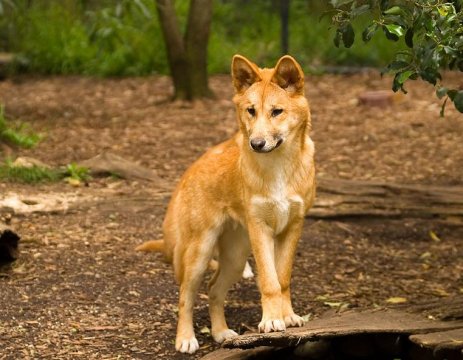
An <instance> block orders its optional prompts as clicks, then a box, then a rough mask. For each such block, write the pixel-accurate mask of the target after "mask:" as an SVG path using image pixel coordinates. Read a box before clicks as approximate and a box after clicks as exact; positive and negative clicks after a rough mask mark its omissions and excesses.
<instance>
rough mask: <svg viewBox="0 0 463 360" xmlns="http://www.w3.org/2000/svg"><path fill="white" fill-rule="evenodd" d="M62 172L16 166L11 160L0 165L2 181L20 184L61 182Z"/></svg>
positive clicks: (0, 178)
mask: <svg viewBox="0 0 463 360" xmlns="http://www.w3.org/2000/svg"><path fill="white" fill-rule="evenodd" d="M62 178H63V177H62V172H60V171H58V170H56V169H48V168H45V167H41V166H32V167H24V166H14V165H13V162H12V161H11V160H8V159H7V160H6V161H5V163H3V164H0V180H2V181H7V182H20V183H28V184H31V183H41V182H53V181H59V180H61V179H62Z"/></svg>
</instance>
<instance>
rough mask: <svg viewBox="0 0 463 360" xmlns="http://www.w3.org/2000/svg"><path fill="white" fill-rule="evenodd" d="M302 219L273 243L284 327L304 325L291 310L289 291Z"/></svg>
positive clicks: (291, 225) (291, 224)
mask: <svg viewBox="0 0 463 360" xmlns="http://www.w3.org/2000/svg"><path fill="white" fill-rule="evenodd" d="M303 221H304V219H303V218H300V219H299V218H297V219H295V220H294V221H293V222H292V223H290V224H289V225H288V227H287V228H286V230H285V231H284V232H283V233H282V234H279V235H278V236H277V239H276V243H275V264H276V270H277V274H278V281H279V283H280V286H281V295H282V315H283V319H284V321H285V325H286V327H290V326H303V325H304V320H303V319H302V318H301V317H300V316H298V315H296V314H295V313H294V311H293V307H292V304H291V292H290V283H291V271H292V268H293V260H294V256H295V253H296V247H297V243H298V241H299V238H300V237H301V233H302V225H303Z"/></svg>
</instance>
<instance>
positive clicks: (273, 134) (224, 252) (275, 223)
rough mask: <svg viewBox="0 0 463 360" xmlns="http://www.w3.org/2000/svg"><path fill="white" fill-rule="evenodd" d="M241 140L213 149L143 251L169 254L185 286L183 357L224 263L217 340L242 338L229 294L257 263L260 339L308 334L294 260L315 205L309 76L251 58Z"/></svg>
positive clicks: (240, 109)
mask: <svg viewBox="0 0 463 360" xmlns="http://www.w3.org/2000/svg"><path fill="white" fill-rule="evenodd" d="M232 79H233V86H234V90H235V95H234V97H233V102H234V104H235V106H236V113H237V119H238V124H239V131H238V133H237V134H235V135H234V136H233V137H232V138H231V139H229V140H228V141H225V142H223V143H221V144H219V145H217V146H215V147H212V148H211V149H209V150H208V151H207V152H206V153H205V154H204V155H202V156H201V157H200V158H199V159H198V160H197V161H196V162H195V163H193V165H191V167H190V168H189V169H188V170H187V171H186V172H185V174H184V175H183V177H182V178H181V180H180V182H179V184H178V185H177V187H176V189H175V191H174V193H173V195H172V199H171V201H170V203H169V206H168V209H167V214H166V217H165V219H164V223H163V235H164V237H163V239H162V240H155V241H150V242H148V243H145V244H142V245H140V246H139V247H138V250H154V251H162V252H163V253H164V256H165V258H166V260H167V261H170V262H172V263H173V266H174V271H175V276H176V280H177V282H178V283H179V285H180V291H179V305H178V310H179V311H178V326H177V335H176V341H175V348H176V349H177V350H178V351H180V352H182V353H190V354H192V353H194V352H195V351H196V350H198V348H199V344H198V341H197V340H196V338H195V334H194V329H193V306H194V302H195V297H196V293H197V291H198V288H199V286H200V284H201V281H202V278H203V274H204V272H205V270H206V269H207V267H208V264H209V263H210V261H211V259H212V258H213V257H214V256H216V258H217V261H218V267H217V269H216V271H215V273H214V275H213V277H212V279H211V280H210V282H209V287H208V288H209V291H208V298H209V314H210V317H211V334H212V337H213V338H214V340H215V341H217V342H219V343H221V342H223V341H224V340H226V339H228V338H231V337H234V336H237V333H236V332H234V331H233V330H231V329H229V328H228V326H227V322H226V320H225V316H224V301H225V297H226V294H227V292H228V289H229V288H230V287H231V286H232V285H233V284H234V283H235V282H236V281H238V280H239V279H240V277H241V275H242V273H243V269H244V268H245V265H246V260H247V257H248V256H249V255H250V254H251V252H252V254H253V256H254V259H255V262H256V268H257V280H258V285H259V290H260V294H261V303H262V320H261V321H260V323H259V325H258V329H259V331H260V332H266V333H267V332H272V331H284V330H285V329H286V327H290V326H302V325H303V324H304V321H303V319H302V318H301V317H300V316H298V315H296V314H295V313H294V311H293V308H292V305H291V296H290V281H291V271H292V265H293V259H294V255H295V251H296V246H297V243H298V240H299V238H300V236H301V232H302V226H303V221H304V217H305V215H306V213H307V212H308V210H309V209H310V207H311V206H312V204H313V201H314V197H315V164H314V144H313V142H312V140H311V139H310V136H309V132H310V129H311V121H310V109H309V105H308V102H307V100H306V98H305V96H304V73H303V71H302V69H301V66H300V65H299V64H298V63H297V62H296V60H295V59H294V58H292V57H291V56H288V55H286V56H283V57H282V58H280V59H279V61H278V62H277V64H276V66H275V67H274V68H272V69H267V68H264V69H260V68H258V67H257V66H256V65H255V64H254V63H252V62H251V61H249V60H248V59H246V58H245V57H243V56H240V55H235V56H234V57H233V61H232Z"/></svg>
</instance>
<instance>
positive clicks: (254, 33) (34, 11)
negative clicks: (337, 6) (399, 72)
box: [0, 0, 391, 76]
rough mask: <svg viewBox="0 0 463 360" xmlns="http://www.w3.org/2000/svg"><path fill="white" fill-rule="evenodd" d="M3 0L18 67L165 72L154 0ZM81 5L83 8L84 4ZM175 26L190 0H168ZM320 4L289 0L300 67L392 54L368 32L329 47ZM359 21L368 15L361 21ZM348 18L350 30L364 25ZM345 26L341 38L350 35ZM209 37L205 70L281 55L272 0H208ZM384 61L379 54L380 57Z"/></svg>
mask: <svg viewBox="0 0 463 360" xmlns="http://www.w3.org/2000/svg"><path fill="white" fill-rule="evenodd" d="M2 1H9V2H11V3H12V4H13V3H14V4H15V5H14V7H12V6H5V9H7V12H8V13H5V14H4V15H3V16H2V14H0V47H2V42H1V37H2V36H3V37H6V40H5V41H4V42H3V43H4V44H6V45H4V46H7V47H8V50H9V51H12V52H15V53H17V54H19V56H18V60H19V63H20V67H18V69H17V70H18V71H24V70H27V71H31V72H38V73H45V74H87V75H100V76H114V75H120V76H127V75H128V76H133V75H146V74H151V73H162V74H166V73H168V66H167V59H166V51H165V46H164V42H163V38H162V34H161V31H160V26H159V21H158V17H157V11H156V7H155V1H154V0H118V1H109V0H108V1H103V0H102V1H98V2H93V1H92V2H90V1H85V2H84V1H78V0H63V1H51V0H42V1H27V0H0V2H2ZM83 4H84V5H85V4H87V5H86V6H84V5H83ZM175 5H176V10H177V14H178V17H179V22H180V24H181V26H182V27H184V26H185V24H186V21H187V14H188V6H189V0H177V1H175ZM327 9H328V7H327V6H326V4H323V3H322V2H311V1H308V0H293V1H291V9H290V51H291V54H292V55H294V56H295V57H297V58H298V60H299V61H300V62H301V63H302V64H305V65H306V66H305V67H306V70H310V69H311V68H312V65H313V66H315V67H316V66H317V65H319V64H329V65H373V66H378V65H381V64H383V63H384V61H388V60H389V59H390V58H391V50H390V48H389V47H388V41H387V40H384V39H381V38H377V39H376V38H375V39H373V40H372V42H373V44H372V45H371V46H369V47H363V46H357V44H355V43H354V44H353V46H352V47H351V48H350V49H349V50H346V49H343V48H339V49H337V48H334V47H333V46H332V44H330V42H327V41H326V39H327V38H330V37H332V36H333V35H334V32H335V29H330V26H331V22H330V20H329V19H328V18H326V17H324V18H321V15H322V14H323V13H324V12H326V10H327ZM362 21H363V23H365V22H366V21H368V19H364V20H362ZM362 21H361V22H360V23H359V24H353V30H354V32H358V31H360V27H362V26H363V23H362ZM349 33H351V32H346V36H345V37H346V38H347V39H349ZM210 34H211V37H210V41H209V57H208V68H209V71H210V73H228V72H229V71H230V60H231V57H232V56H233V55H234V54H236V53H240V54H243V55H245V56H248V57H249V58H251V59H253V60H255V61H256V62H257V63H259V64H268V65H271V64H273V63H274V62H275V60H276V59H277V58H278V57H279V56H281V53H280V19H279V14H278V7H277V6H275V2H274V1H273V0H262V1H248V0H236V1H226V0H221V1H215V2H214V15H213V21H212V29H211V33H210ZM384 59H386V60H384Z"/></svg>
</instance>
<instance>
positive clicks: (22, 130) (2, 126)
mask: <svg viewBox="0 0 463 360" xmlns="http://www.w3.org/2000/svg"><path fill="white" fill-rule="evenodd" d="M41 139H42V137H41V136H40V135H38V134H35V133H33V132H32V131H29V130H28V129H27V127H26V125H25V124H19V125H18V126H16V127H13V126H12V125H11V124H10V123H9V122H8V120H7V119H6V117H5V109H4V106H3V105H0V141H4V142H7V143H10V144H13V145H16V146H19V147H23V148H27V149H29V148H32V147H34V146H35V145H37V143H38V142H39V141H40V140H41Z"/></svg>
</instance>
